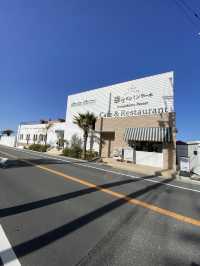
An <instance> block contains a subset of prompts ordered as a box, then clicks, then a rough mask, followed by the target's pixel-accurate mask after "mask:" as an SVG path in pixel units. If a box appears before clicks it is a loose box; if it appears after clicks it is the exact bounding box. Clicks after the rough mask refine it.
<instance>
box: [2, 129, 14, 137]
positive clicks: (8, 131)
mask: <svg viewBox="0 0 200 266" xmlns="http://www.w3.org/2000/svg"><path fill="white" fill-rule="evenodd" d="M13 133H14V131H13V130H12V129H4V130H3V131H2V135H6V136H8V137H9V136H10V135H12V134H13Z"/></svg>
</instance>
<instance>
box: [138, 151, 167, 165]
mask: <svg viewBox="0 0 200 266" xmlns="http://www.w3.org/2000/svg"><path fill="white" fill-rule="evenodd" d="M136 164H143V165H149V166H154V167H159V168H162V167H163V153H158V152H144V151H136Z"/></svg>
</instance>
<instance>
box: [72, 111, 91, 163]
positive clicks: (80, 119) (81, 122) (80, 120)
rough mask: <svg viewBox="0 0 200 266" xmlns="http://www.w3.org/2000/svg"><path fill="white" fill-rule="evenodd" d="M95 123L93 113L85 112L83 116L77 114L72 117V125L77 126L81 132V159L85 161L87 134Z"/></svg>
mask: <svg viewBox="0 0 200 266" xmlns="http://www.w3.org/2000/svg"><path fill="white" fill-rule="evenodd" d="M95 123H96V117H95V115H94V114H93V113H90V112H87V113H85V114H80V113H79V114H78V115H77V116H74V124H76V125H78V126H79V127H80V128H81V129H82V130H83V158H84V159H86V147H87V139H88V133H89V131H90V130H91V129H92V130H94V128H95Z"/></svg>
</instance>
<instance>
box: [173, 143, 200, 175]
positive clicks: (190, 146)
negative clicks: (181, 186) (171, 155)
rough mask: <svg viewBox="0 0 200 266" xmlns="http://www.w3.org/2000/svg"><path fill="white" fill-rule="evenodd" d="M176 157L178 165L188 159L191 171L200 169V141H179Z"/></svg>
mask: <svg viewBox="0 0 200 266" xmlns="http://www.w3.org/2000/svg"><path fill="white" fill-rule="evenodd" d="M176 155H177V163H178V165H180V161H181V158H188V160H189V168H190V171H193V170H194V169H195V168H197V167H200V141H199V140H197V141H186V142H183V141H177V144H176Z"/></svg>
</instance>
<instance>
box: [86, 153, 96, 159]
mask: <svg viewBox="0 0 200 266" xmlns="http://www.w3.org/2000/svg"><path fill="white" fill-rule="evenodd" d="M97 157H98V152H97V151H86V159H87V160H92V159H95V158H97Z"/></svg>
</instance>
